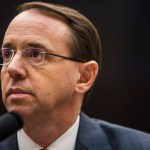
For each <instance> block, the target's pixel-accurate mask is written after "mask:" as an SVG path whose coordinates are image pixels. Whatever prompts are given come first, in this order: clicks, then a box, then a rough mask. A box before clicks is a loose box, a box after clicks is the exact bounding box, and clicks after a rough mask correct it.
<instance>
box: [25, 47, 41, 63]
mask: <svg viewBox="0 0 150 150" xmlns="http://www.w3.org/2000/svg"><path fill="white" fill-rule="evenodd" d="M24 55H25V56H26V57H28V58H29V60H30V62H31V63H41V62H42V61H43V59H44V54H43V53H42V51H41V50H40V49H37V48H28V49H25V51H24Z"/></svg>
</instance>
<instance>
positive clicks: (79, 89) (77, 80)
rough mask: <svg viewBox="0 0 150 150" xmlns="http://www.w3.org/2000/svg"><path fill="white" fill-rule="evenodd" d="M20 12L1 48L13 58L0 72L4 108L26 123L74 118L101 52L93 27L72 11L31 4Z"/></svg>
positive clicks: (54, 6)
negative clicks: (62, 116)
mask: <svg viewBox="0 0 150 150" xmlns="http://www.w3.org/2000/svg"><path fill="white" fill-rule="evenodd" d="M20 11H21V12H20V13H19V14H18V15H17V16H16V17H15V18H14V19H13V20H12V22H11V23H10V25H9V27H8V29H7V31H6V34H5V36H4V41H3V45H2V47H3V48H4V49H6V50H7V49H8V50H10V49H13V50H11V51H13V54H14V57H13V58H12V60H11V62H10V63H9V64H7V65H5V66H3V68H2V74H1V76H2V96H3V101H4V104H5V105H6V107H7V109H8V110H17V111H19V112H21V113H22V114H23V115H24V116H28V115H29V114H30V116H31V118H32V116H34V115H36V114H41V116H42V115H43V114H50V115H54V114H55V115H57V113H61V114H63V113H64V114H68V113H70V112H72V113H75V114H77V113H79V111H80V108H81V105H82V100H83V97H84V94H85V93H86V92H87V91H88V90H89V89H90V88H91V86H92V85H93V83H94V81H95V79H96V76H97V73H98V63H100V57H101V46H100V41H99V36H98V33H97V31H96V29H95V27H94V26H93V25H92V23H91V22H90V21H89V20H88V19H86V18H85V17H84V16H83V15H81V14H80V13H78V12H77V11H75V10H72V9H70V8H67V7H63V6H56V5H52V4H46V3H40V2H31V3H27V4H24V5H22V6H21V7H20ZM28 49H30V53H29V50H28ZM31 49H32V50H34V53H31ZM35 49H36V50H37V49H38V50H40V53H42V56H43V55H44V56H43V57H42V58H43V61H42V64H39V61H41V59H39V58H41V54H40V53H37V51H36V53H35ZM14 50H15V51H14ZM27 50H28V51H27ZM41 51H42V52H41ZM8 52H9V53H8ZM32 52H33V51H32ZM46 53H52V54H54V55H61V56H64V57H67V58H72V59H75V60H76V61H72V60H71V61H70V60H67V59H65V58H62V57H55V56H54V55H53V56H52V55H51V56H47V54H46ZM8 54H9V55H10V51H6V60H8V57H9V55H8ZM78 60H79V62H78ZM80 60H81V61H80ZM31 112H32V113H31ZM41 112H43V113H41Z"/></svg>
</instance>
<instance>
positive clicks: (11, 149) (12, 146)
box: [0, 134, 19, 150]
mask: <svg viewBox="0 0 150 150" xmlns="http://www.w3.org/2000/svg"><path fill="white" fill-rule="evenodd" d="M0 150H19V148H18V142H17V134H13V135H12V136H10V137H9V138H7V139H5V140H4V141H2V142H0Z"/></svg>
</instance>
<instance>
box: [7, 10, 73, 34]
mask: <svg viewBox="0 0 150 150" xmlns="http://www.w3.org/2000/svg"><path fill="white" fill-rule="evenodd" d="M69 31H70V30H69V27H68V26H67V24H66V23H65V21H64V20H62V19H59V18H58V17H54V16H48V15H45V14H42V13H40V12H38V11H36V10H27V11H25V12H22V13H21V14H19V15H18V16H16V17H15V18H14V19H13V20H12V22H11V23H10V25H9V27H8V29H7V31H6V33H5V36H6V35H16V34H17V35H18V34H19V35H37V34H39V36H46V37H49V36H50V35H52V34H53V35H56V36H58V37H59V36H60V35H64V36H65V37H66V35H69V34H68V32H69Z"/></svg>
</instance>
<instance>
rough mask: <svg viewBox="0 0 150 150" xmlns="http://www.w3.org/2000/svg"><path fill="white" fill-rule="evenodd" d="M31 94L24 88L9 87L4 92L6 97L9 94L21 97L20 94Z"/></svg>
mask: <svg viewBox="0 0 150 150" xmlns="http://www.w3.org/2000/svg"><path fill="white" fill-rule="evenodd" d="M28 94H31V93H30V92H27V91H25V90H22V89H18V88H17V89H9V90H8V92H6V97H9V96H13V97H21V96H25V95H28Z"/></svg>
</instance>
